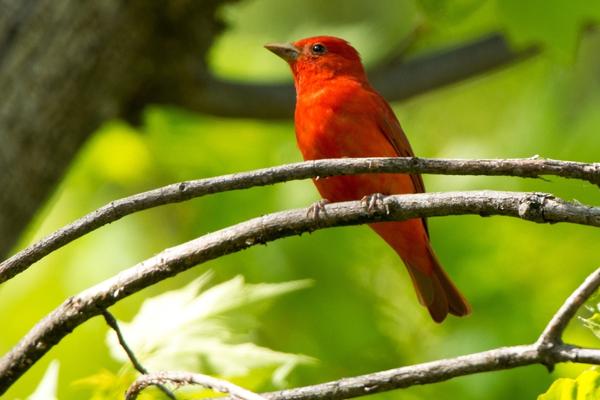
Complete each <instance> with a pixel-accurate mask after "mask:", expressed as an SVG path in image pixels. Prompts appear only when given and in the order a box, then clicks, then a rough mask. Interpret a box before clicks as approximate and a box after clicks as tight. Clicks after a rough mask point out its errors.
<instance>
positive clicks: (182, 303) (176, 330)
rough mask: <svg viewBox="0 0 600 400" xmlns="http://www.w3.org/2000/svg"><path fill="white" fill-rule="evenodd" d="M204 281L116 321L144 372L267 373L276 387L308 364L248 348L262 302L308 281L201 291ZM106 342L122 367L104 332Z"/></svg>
mask: <svg viewBox="0 0 600 400" xmlns="http://www.w3.org/2000/svg"><path fill="white" fill-rule="evenodd" d="M210 279H211V274H210V273H206V274H204V275H202V276H201V277H199V278H198V279H196V280H194V281H192V282H191V283H190V284H188V285H187V286H185V287H183V288H181V289H179V290H174V291H170V292H167V293H164V294H161V295H159V296H156V297H153V298H150V299H147V300H146V301H145V302H144V303H143V305H142V307H141V309H140V311H139V313H138V314H137V315H136V316H135V317H134V319H133V320H132V321H131V322H130V323H124V322H120V326H121V329H122V331H123V334H124V336H125V338H126V340H127V342H128V344H129V345H130V347H131V348H132V349H133V351H134V352H135V354H136V356H137V357H138V358H139V359H140V360H141V362H142V363H143V364H144V366H145V367H146V368H148V369H149V370H158V369H161V370H164V369H179V370H189V371H198V372H204V373H211V374H216V375H220V376H226V377H243V376H249V375H251V374H252V372H253V371H254V370H265V369H268V370H270V371H271V375H272V376H273V379H272V381H273V383H275V384H281V383H282V380H283V378H284V377H285V373H287V372H289V371H290V370H291V368H293V367H294V366H295V365H297V364H301V363H306V362H309V361H310V360H311V359H310V358H309V357H306V356H301V355H295V354H287V353H282V352H277V351H274V350H271V349H268V348H265V347H261V346H257V345H255V344H253V343H251V340H252V336H251V332H252V331H253V329H254V328H256V327H257V325H258V319H257V317H258V314H260V312H261V311H264V310H265V306H266V305H267V304H266V302H267V301H269V300H272V299H274V298H276V297H278V296H281V295H283V294H286V293H290V292H292V291H295V290H299V289H302V288H305V287H307V286H308V285H309V282H308V281H294V282H286V283H275V284H248V283H246V282H244V279H243V278H242V277H241V276H238V277H236V278H234V279H231V280H229V281H227V282H224V283H221V284H219V285H216V286H213V287H211V288H209V289H206V287H207V285H208V282H209V281H210ZM174 311H176V312H174ZM107 343H108V345H109V348H110V352H111V355H112V356H113V357H114V358H115V359H117V360H119V361H121V362H123V363H127V362H128V359H127V357H126V355H125V353H124V351H123V350H122V348H121V347H120V345H119V344H118V342H117V340H116V337H115V335H114V333H113V332H108V334H107ZM255 383H258V382H255Z"/></svg>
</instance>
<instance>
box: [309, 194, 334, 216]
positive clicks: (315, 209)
mask: <svg viewBox="0 0 600 400" xmlns="http://www.w3.org/2000/svg"><path fill="white" fill-rule="evenodd" d="M329 203H330V202H329V200H327V199H321V200H319V201H316V202H314V203H313V204H312V205H311V206H310V207H308V210H307V211H306V216H307V217H310V218H313V219H319V216H320V215H321V213H323V214H327V211H326V210H325V206H326V205H327V204H329Z"/></svg>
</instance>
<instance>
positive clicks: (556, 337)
mask: <svg viewBox="0 0 600 400" xmlns="http://www.w3.org/2000/svg"><path fill="white" fill-rule="evenodd" d="M599 286H600V268H598V269H596V270H595V271H594V272H593V273H592V274H590V276H588V278H587V279H586V280H585V281H584V282H583V283H582V284H581V285H580V286H579V288H577V289H576V290H575V291H574V292H573V294H572V295H571V296H570V297H569V298H568V299H567V300H566V301H565V303H564V304H563V306H562V307H561V308H560V309H559V310H558V311H557V312H556V314H555V315H554V316H553V317H552V320H551V321H550V322H549V323H548V326H547V327H546V329H545V330H544V332H543V333H542V334H541V335H540V337H539V339H538V340H537V341H536V342H535V343H534V344H530V345H525V346H511V347H502V348H498V349H494V350H489V351H484V352H481V353H474V354H469V355H466V356H460V357H455V358H448V359H444V360H437V361H432V362H427V363H423V364H416V365H410V366H406V367H401V368H395V369H390V370H387V371H381V372H375V373H372V374H366V375H360V376H355V377H352V378H344V379H340V380H336V381H331V382H326V383H321V384H318V385H311V386H305V387H300V388H294V389H289V390H281V391H278V392H271V393H264V394H263V396H264V397H266V398H267V399H268V400H325V399H327V400H341V399H348V398H352V397H359V396H365V395H368V394H373V393H379V392H385V391H390V390H394V389H402V388H407V387H410V386H415V385H424V384H428V383H435V382H442V381H447V380H449V379H452V378H456V377H459V376H464V375H472V374H476V373H480V372H489V371H498V370H503V369H511V368H516V367H523V366H526V365H533V364H542V365H546V366H547V367H550V368H551V367H552V366H553V365H554V364H556V363H559V362H578V363H587V364H595V365H600V350H597V349H582V348H579V347H576V346H572V345H567V344H563V343H562V339H561V335H562V332H563V330H564V328H565V327H566V326H567V324H568V323H569V322H570V321H571V320H572V319H573V317H574V316H575V313H576V312H577V310H578V309H579V307H581V305H582V304H583V303H584V302H585V301H586V300H587V299H589V297H590V296H591V295H592V294H594V292H596V290H598V287H599ZM557 326H560V327H561V328H558V329H557V328H555V327H557ZM548 332H554V334H549V333H548ZM227 400H230V399H227Z"/></svg>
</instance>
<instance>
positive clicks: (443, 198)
mask: <svg viewBox="0 0 600 400" xmlns="http://www.w3.org/2000/svg"><path fill="white" fill-rule="evenodd" d="M307 214H308V209H306V208H303V209H297V210H290V211H283V212H278V213H273V214H269V215H266V216H263V217H259V218H255V219H252V220H249V221H246V222H243V223H240V224H237V225H234V226H231V227H228V228H225V229H222V230H220V231H216V232H213V233H210V234H207V235H204V236H202V237H200V238H197V239H195V240H192V241H189V242H186V243H183V244H181V245H179V246H176V247H173V248H170V249H166V250H165V251H163V252H161V253H159V254H157V255H156V256H154V257H152V258H149V259H147V260H145V261H143V262H141V263H139V264H137V265H135V266H133V267H131V268H129V269H127V270H124V271H122V272H121V273H119V274H117V275H116V276H114V277H113V278H110V279H108V280H106V281H104V282H101V283H99V284H97V285H96V286H93V287H91V288H89V289H87V290H85V291H83V292H81V293H80V294H78V295H76V296H73V297H71V298H69V299H68V300H66V301H65V302H64V303H63V304H61V305H60V306H59V307H57V308H56V309H55V310H54V311H53V312H52V313H50V314H49V315H48V316H47V317H45V318H44V319H43V320H42V321H40V322H39V323H38V324H37V325H36V326H35V327H34V328H33V329H32V330H31V331H29V333H27V334H26V335H25V336H24V337H23V338H22V339H21V341H20V342H19V343H18V344H17V345H15V347H13V349H12V350H11V351H10V352H8V353H7V354H5V355H4V356H3V357H2V359H0V394H1V393H4V392H5V391H6V390H7V389H8V388H9V387H10V386H11V385H12V384H13V383H14V382H15V381H16V380H17V379H18V378H19V377H20V376H21V375H22V374H23V373H25V372H26V371H27V370H28V369H29V368H30V367H31V366H32V365H33V364H34V363H36V362H37V360H39V359H40V358H41V357H42V356H43V355H44V354H46V353H47V352H48V351H49V350H50V349H51V348H52V347H53V346H55V345H56V344H57V343H58V342H60V341H61V340H62V339H63V338H64V337H65V336H66V335H68V334H69V333H70V332H71V331H72V330H73V329H75V328H76V327H77V326H79V325H81V324H82V323H83V322H85V321H87V320H88V319H90V318H92V317H94V316H96V315H98V314H100V313H102V310H104V309H106V308H107V307H109V306H111V305H113V304H114V303H116V302H117V301H119V300H121V299H123V298H125V297H127V296H129V295H131V294H133V293H135V292H138V291H140V290H141V289H143V288H145V287H148V286H150V285H152V284H154V283H157V282H159V281H161V280H164V279H166V278H168V277H171V276H174V275H176V274H178V273H180V272H182V271H185V270H187V269H190V268H191V267H193V266H194V265H196V264H199V263H203V262H206V261H209V260H212V259H215V258H217V257H220V256H223V255H226V254H230V253H233V252H237V251H241V250H243V249H246V248H248V247H251V246H254V245H257V244H262V243H266V242H269V241H273V240H275V239H279V238H283V237H287V236H292V235H298V234H301V233H304V232H312V231H314V230H316V229H323V228H327V227H332V226H341V225H353V224H361V223H369V222H377V221H391V220H406V219H410V218H415V217H434V216H442V215H463V214H476V215H482V216H490V215H504V216H512V217H517V218H521V219H525V220H529V221H533V222H538V223H557V222H570V223H576V224H582V225H590V226H597V227H600V207H589V206H585V205H582V204H578V203H571V202H567V201H564V200H561V199H559V198H556V197H554V196H552V195H548V194H543V193H518V192H494V191H479V192H450V193H421V194H411V195H394V196H388V197H386V198H385V199H384V200H383V206H382V207H379V208H377V209H372V210H369V209H368V208H365V207H364V206H363V205H362V204H361V202H360V201H351V202H343V203H333V204H329V205H326V206H324V212H321V213H319V217H318V218H314V217H310V216H308V215H307ZM586 354H587V353H586ZM576 356H577V357H582V355H581V354H579V353H577V354H576ZM593 357H596V355H595V354H593Z"/></svg>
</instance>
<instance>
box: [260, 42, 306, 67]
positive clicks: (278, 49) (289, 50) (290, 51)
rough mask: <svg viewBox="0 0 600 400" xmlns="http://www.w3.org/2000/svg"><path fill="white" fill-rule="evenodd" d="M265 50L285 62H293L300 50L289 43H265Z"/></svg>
mask: <svg viewBox="0 0 600 400" xmlns="http://www.w3.org/2000/svg"><path fill="white" fill-rule="evenodd" d="M265 48H266V49H267V50H269V51H272V52H273V53H275V54H277V55H278V56H279V57H281V58H283V59H284V60H285V61H287V62H292V61H295V60H296V59H297V58H298V55H299V54H300V50H299V49H298V48H297V47H296V46H294V45H293V44H291V43H267V44H265Z"/></svg>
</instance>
